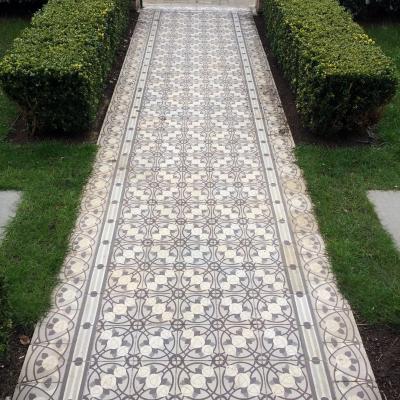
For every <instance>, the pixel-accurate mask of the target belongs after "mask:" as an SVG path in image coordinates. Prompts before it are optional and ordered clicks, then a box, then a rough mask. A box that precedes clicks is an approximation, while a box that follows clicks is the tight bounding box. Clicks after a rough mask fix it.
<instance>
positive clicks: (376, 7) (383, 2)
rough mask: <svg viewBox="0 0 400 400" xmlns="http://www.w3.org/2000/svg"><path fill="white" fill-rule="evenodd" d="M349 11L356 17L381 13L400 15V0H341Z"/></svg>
mask: <svg viewBox="0 0 400 400" xmlns="http://www.w3.org/2000/svg"><path fill="white" fill-rule="evenodd" d="M339 2H340V3H341V4H342V5H343V6H345V7H346V8H347V9H348V10H350V11H351V12H352V13H354V14H356V15H359V14H361V15H374V14H375V13H377V12H379V11H385V12H388V13H398V12H399V11H400V0H370V1H366V0H339Z"/></svg>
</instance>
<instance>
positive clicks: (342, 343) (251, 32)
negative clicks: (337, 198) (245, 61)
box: [238, 13, 381, 400]
mask: <svg viewBox="0 0 400 400" xmlns="http://www.w3.org/2000/svg"><path fill="white" fill-rule="evenodd" d="M238 19H239V22H240V25H241V27H243V28H242V29H243V34H244V35H243V36H244V42H245V45H246V49H247V51H248V54H249V59H250V64H251V70H252V74H253V75H254V77H255V79H254V80H255V84H256V87H257V95H258V99H259V101H260V103H261V110H260V112H261V113H262V114H264V115H265V116H266V118H264V120H265V122H266V124H267V130H268V139H269V143H270V145H271V147H272V152H271V154H272V156H273V158H274V164H275V169H276V171H277V173H278V179H279V182H280V186H281V188H282V192H283V193H282V194H283V199H284V203H285V205H286V208H287V212H286V214H287V217H288V218H289V221H288V222H289V224H290V228H291V231H292V233H293V236H294V240H295V244H296V253H297V255H296V258H297V261H298V266H299V267H300V268H298V269H299V270H301V272H302V274H303V275H304V278H303V279H304V280H305V283H306V288H305V290H306V292H305V294H307V297H308V298H309V299H310V302H311V311H312V312H313V314H314V320H315V323H316V325H317V327H316V328H317V329H318V331H319V337H320V343H322V350H323V352H324V353H325V354H324V355H323V359H325V360H326V364H327V367H328V373H329V375H330V378H331V381H332V384H333V390H334V393H333V395H332V396H333V397H331V398H332V399H334V400H336V399H349V398H352V399H353V398H354V399H363V400H367V399H368V400H380V399H381V396H380V393H379V389H378V388H377V385H376V382H375V378H374V375H373V372H372V369H371V366H370V363H369V360H368V357H367V355H366V352H365V349H364V347H363V344H362V340H361V338H360V335H359V332H358V329H357V325H356V322H355V320H354V317H353V314H352V311H351V309H350V306H349V305H348V303H347V301H346V300H345V299H344V298H343V297H342V295H341V294H340V292H339V290H338V288H337V285H336V280H335V277H334V275H333V273H332V270H331V266H330V262H329V258H328V256H327V253H326V250H325V244H324V241H323V239H322V237H321V234H320V232H319V229H318V224H317V222H316V219H315V216H314V213H313V206H312V202H311V200H310V197H309V196H308V194H307V189H306V184H305V180H304V177H303V174H302V172H301V170H300V168H299V167H298V166H297V164H296V159H295V156H294V153H293V151H294V141H293V138H292V135H291V132H290V128H289V126H288V124H287V120H286V116H285V114H284V111H283V108H282V105H281V101H280V98H279V94H278V91H277V88H276V85H275V82H274V79H273V77H272V73H271V71H270V67H269V63H268V60H267V57H266V55H265V52H264V49H263V46H262V43H261V40H260V38H259V35H258V32H257V29H256V27H255V24H254V21H253V18H252V16H251V15H250V14H249V13H239V14H238ZM294 267H297V265H296V264H294ZM294 267H293V268H294ZM289 269H291V268H289ZM307 349H308V351H313V352H314V351H317V349H316V348H313V347H312V346H311V342H310V343H309V344H307ZM315 354H317V353H315ZM311 359H312V358H311ZM315 361H318V359H315ZM317 365H318V364H317ZM317 376H318V375H317ZM318 398H320V397H318ZM322 398H324V397H322ZM326 399H329V397H326Z"/></svg>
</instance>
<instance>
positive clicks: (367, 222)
mask: <svg viewBox="0 0 400 400" xmlns="http://www.w3.org/2000/svg"><path fill="white" fill-rule="evenodd" d="M366 29H367V32H368V33H369V34H370V36H371V37H372V38H374V39H375V40H376V42H377V43H378V44H379V45H380V46H381V47H382V49H383V50H384V52H385V53H386V54H387V55H389V56H391V57H392V58H393V59H394V61H395V63H396V65H397V67H398V75H399V77H400V24H397V25H396V24H393V25H390V24H389V25H369V26H368V27H366ZM297 158H298V161H299V164H300V166H301V168H302V169H303V171H304V174H305V177H306V180H307V182H308V188H309V191H310V193H311V197H312V199H313V201H314V205H315V210H316V213H317V217H318V220H319V223H320V228H321V231H322V234H323V236H324V237H325V240H326V242H327V247H328V252H329V255H330V258H331V261H332V264H333V269H334V271H335V273H336V276H337V278H338V281H339V285H340V288H341V290H342V292H343V293H344V295H345V296H346V297H347V299H348V300H349V301H350V303H351V304H352V306H353V308H354V310H355V312H356V313H357V314H358V315H359V316H360V317H361V318H362V319H364V320H365V321H367V322H369V323H385V324H394V325H400V253H399V252H398V251H397V250H396V249H395V246H394V244H393V242H392V240H391V238H390V237H389V235H388V234H387V233H386V232H385V231H384V230H383V228H382V227H381V225H380V222H379V220H378V218H377V216H376V214H375V212H374V210H373V207H372V205H371V204H370V203H369V201H368V199H367V195H366V192H367V190H370V189H378V190H400V91H398V93H397V96H396V97H395V99H394V100H393V101H392V103H391V104H390V105H389V106H388V108H387V109H386V111H385V114H384V117H383V119H382V121H381V123H380V125H379V144H378V145H375V146H371V147H359V148H327V147H324V146H320V145H302V146H299V147H298V148H297Z"/></svg>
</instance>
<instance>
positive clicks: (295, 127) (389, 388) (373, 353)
mask: <svg viewBox="0 0 400 400" xmlns="http://www.w3.org/2000/svg"><path fill="white" fill-rule="evenodd" d="M254 20H255V23H256V25H257V29H258V33H259V35H260V38H261V41H262V44H263V46H264V50H265V53H266V54H267V58H268V61H269V64H270V67H271V71H272V75H273V76H274V79H275V82H276V85H277V88H278V92H279V95H280V98H281V101H282V105H283V109H284V110H285V114H286V117H287V120H288V123H289V126H290V129H291V131H292V135H293V138H294V141H295V142H296V144H311V143H312V144H323V145H327V146H332V147H337V146H362V145H369V144H371V143H373V139H371V138H370V137H367V136H366V135H357V136H353V137H350V138H347V139H343V140H342V141H340V142H339V143H337V142H336V143H335V142H330V141H328V140H326V139H321V138H319V137H315V136H312V135H310V134H308V133H307V132H305V130H304V129H303V128H302V126H301V123H300V120H299V116H298V114H297V111H296V106H295V100H294V96H293V94H292V92H291V90H290V87H289V84H288V82H287V80H286V79H285V78H284V77H283V75H282V72H281V70H280V68H279V65H278V63H277V60H276V58H275V57H274V56H273V54H272V52H271V48H270V45H269V42H268V38H267V33H266V31H265V23H264V18H263V16H262V15H257V16H255V17H254ZM355 318H356V320H357V324H358V328H359V330H360V334H361V337H362V340H363V343H364V346H365V349H366V351H367V354H368V357H369V360H370V362H371V366H372V369H373V371H374V374H375V377H376V380H377V383H378V386H379V389H380V391H381V394H382V398H383V399H384V400H399V399H400V331H399V329H396V328H392V327H390V326H387V325H368V324H364V323H363V322H362V321H360V319H359V318H357V315H355Z"/></svg>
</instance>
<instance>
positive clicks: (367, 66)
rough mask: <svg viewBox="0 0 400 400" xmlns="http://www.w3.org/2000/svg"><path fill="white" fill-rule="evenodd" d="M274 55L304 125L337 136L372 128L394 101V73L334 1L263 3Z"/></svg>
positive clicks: (387, 61) (285, 0) (382, 56)
mask: <svg viewBox="0 0 400 400" xmlns="http://www.w3.org/2000/svg"><path fill="white" fill-rule="evenodd" d="M264 7H265V10H264V11H265V13H264V14H265V18H266V25H267V32H268V36H269V39H270V42H271V46H272V50H273V52H274V54H275V56H276V57H277V59H278V62H279V63H280V65H281V67H282V69H283V72H284V75H285V76H286V78H287V79H288V80H289V82H290V85H291V87H292V90H293V92H294V94H295V97H296V106H297V109H298V112H299V114H300V117H301V119H302V121H303V124H304V126H305V127H306V128H308V129H309V130H310V131H311V132H313V133H316V134H320V135H326V136H328V135H330V136H332V135H339V134H343V133H345V132H348V131H350V130H354V129H358V128H363V129H364V128H365V127H367V126H368V125H370V124H372V123H374V122H376V119H377V117H378V116H379V114H380V111H381V109H382V106H383V105H384V104H385V103H386V102H388V100H389V99H390V98H391V97H392V96H393V95H394V93H395V90H396V78H395V73H394V67H393V65H392V62H391V60H389V59H388V58H387V57H386V56H385V55H384V54H383V52H382V51H381V50H380V48H379V47H378V46H377V45H376V44H375V43H374V42H373V40H372V39H370V38H369V37H368V36H367V35H366V34H365V33H364V31H363V30H362V29H361V27H360V26H359V25H357V24H356V23H355V22H353V20H352V18H351V15H350V14H349V13H348V12H346V11H345V10H344V9H343V8H342V7H340V6H339V4H338V3H337V2H336V0H307V1H304V0H265V1H264Z"/></svg>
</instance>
